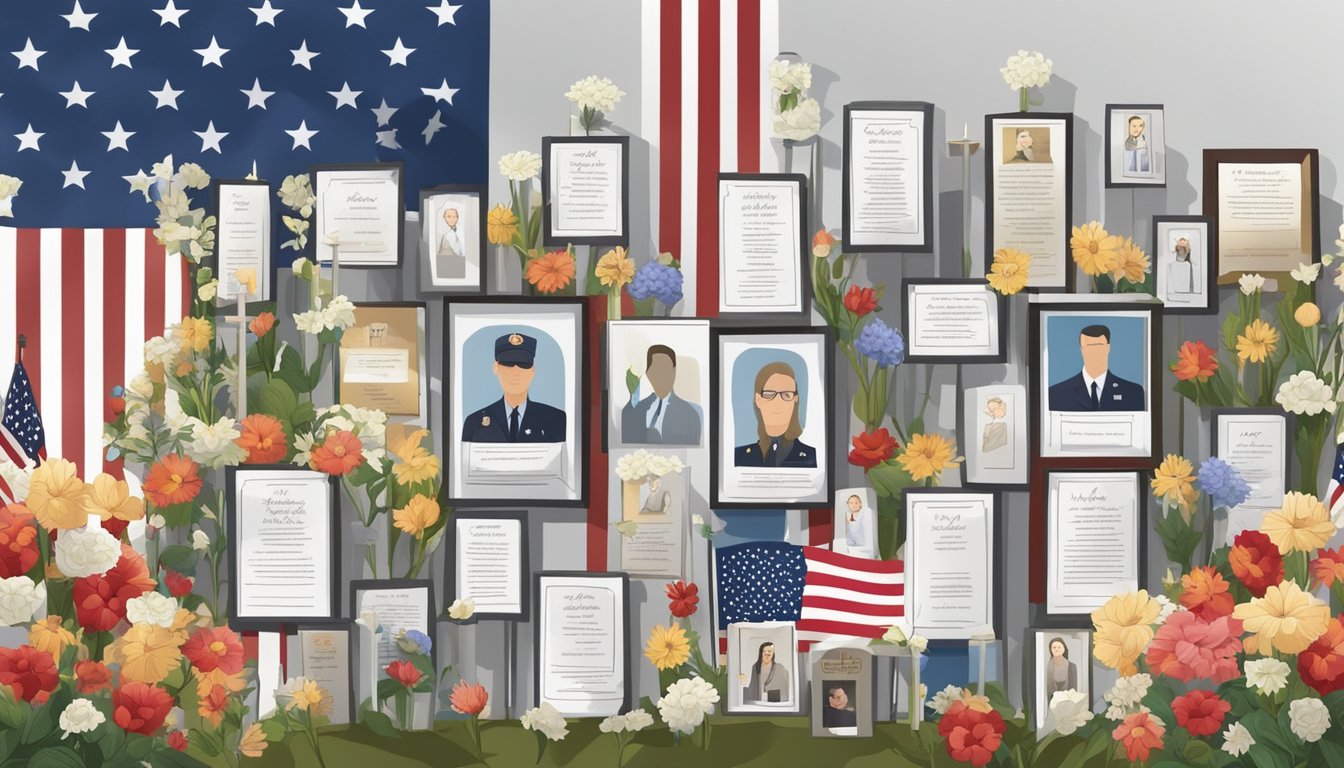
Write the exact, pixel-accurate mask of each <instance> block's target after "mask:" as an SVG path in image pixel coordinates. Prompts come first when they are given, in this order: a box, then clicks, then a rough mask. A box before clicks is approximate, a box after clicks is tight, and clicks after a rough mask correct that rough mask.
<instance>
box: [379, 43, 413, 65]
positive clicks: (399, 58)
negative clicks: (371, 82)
mask: <svg viewBox="0 0 1344 768" xmlns="http://www.w3.org/2000/svg"><path fill="white" fill-rule="evenodd" d="M383 53H384V54H386V55H387V58H388V62H389V63H388V66H389V67H395V66H397V65H398V64H400V65H401V66H403V67H404V66H406V58H407V57H408V56H410V55H411V54H412V53H415V49H414V48H407V47H406V46H404V45H402V44H401V38H400V37H398V38H397V42H396V44H395V45H393V46H392V47H391V48H390V49H388V50H386V51H383Z"/></svg>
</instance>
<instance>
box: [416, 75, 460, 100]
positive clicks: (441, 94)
mask: <svg viewBox="0 0 1344 768" xmlns="http://www.w3.org/2000/svg"><path fill="white" fill-rule="evenodd" d="M460 90H461V89H460V88H451V87H449V86H448V79H447V78H444V81H443V85H441V86H439V87H438V88H421V89H420V91H421V93H424V94H425V95H426V96H431V97H433V98H434V100H435V101H444V102H447V104H448V106H450V107H451V106H452V105H453V94H455V93H457V92H458V91H460Z"/></svg>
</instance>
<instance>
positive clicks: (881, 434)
mask: <svg viewBox="0 0 1344 768" xmlns="http://www.w3.org/2000/svg"><path fill="white" fill-rule="evenodd" d="M850 442H851V443H852V444H853V445H854V449H853V450H852V451H850V452H849V463H850V464H853V465H854V466H856V467H863V469H864V471H865V472H866V471H868V470H870V469H872V468H873V467H876V466H877V465H878V464H881V463H882V462H884V461H886V460H887V459H890V458H891V457H892V456H894V455H895V454H896V449H897V448H898V447H900V446H899V445H898V444H897V443H896V438H894V437H892V436H891V433H890V432H888V431H887V428H886V427H878V428H877V429H875V430H873V431H872V432H864V433H863V434H860V435H855V436H854V439H853V440H851V441H850Z"/></svg>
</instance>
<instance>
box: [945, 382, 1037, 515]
mask: <svg viewBox="0 0 1344 768" xmlns="http://www.w3.org/2000/svg"><path fill="white" fill-rule="evenodd" d="M957 431H958V432H959V433H960V434H961V435H963V436H964V437H963V440H964V444H963V445H962V450H964V451H965V452H966V461H965V462H963V463H962V465H961V480H962V485H968V486H976V485H986V486H992V487H995V488H1000V489H1013V490H1026V489H1027V488H1028V476H1027V470H1028V469H1029V467H1030V450H1029V447H1028V443H1029V442H1030V441H1029V438H1028V435H1029V433H1030V431H1031V427H1030V421H1028V418H1027V388H1026V387H1024V386H1022V385H1021V384H996V385H993V386H987V387H971V388H969V389H966V390H964V391H963V392H962V393H961V424H960V425H959V426H958V428H957Z"/></svg>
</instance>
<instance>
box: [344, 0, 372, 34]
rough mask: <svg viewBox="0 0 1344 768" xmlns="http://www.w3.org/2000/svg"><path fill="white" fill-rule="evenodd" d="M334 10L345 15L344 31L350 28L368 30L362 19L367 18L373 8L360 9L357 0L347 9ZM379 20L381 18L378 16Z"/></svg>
mask: <svg viewBox="0 0 1344 768" xmlns="http://www.w3.org/2000/svg"><path fill="white" fill-rule="evenodd" d="M336 10H338V11H340V12H341V13H343V14H345V28H346V29H349V28H351V27H364V28H365V29H368V27H365V26H364V17H366V16H368V15H369V14H370V13H373V11H374V9H373V8H360V7H359V0H355V4H354V5H352V6H350V7H348V8H337V9H336ZM379 18H382V17H381V16H380V17H379Z"/></svg>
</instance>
